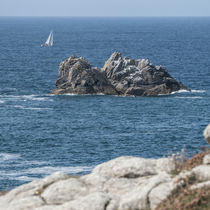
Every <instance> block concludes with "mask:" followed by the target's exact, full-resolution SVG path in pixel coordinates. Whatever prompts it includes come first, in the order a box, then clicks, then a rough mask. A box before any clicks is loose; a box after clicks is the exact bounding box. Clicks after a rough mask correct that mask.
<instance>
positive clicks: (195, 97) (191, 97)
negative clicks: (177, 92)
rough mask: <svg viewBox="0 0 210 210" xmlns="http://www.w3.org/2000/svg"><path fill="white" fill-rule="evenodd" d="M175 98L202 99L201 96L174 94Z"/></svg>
mask: <svg viewBox="0 0 210 210" xmlns="http://www.w3.org/2000/svg"><path fill="white" fill-rule="evenodd" d="M175 98H187V99H202V98H203V97H201V96H176V97H175Z"/></svg>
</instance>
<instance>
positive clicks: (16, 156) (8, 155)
mask: <svg viewBox="0 0 210 210" xmlns="http://www.w3.org/2000/svg"><path fill="white" fill-rule="evenodd" d="M19 158H20V155H19V154H12V153H0V162H4V161H8V160H15V159H19Z"/></svg>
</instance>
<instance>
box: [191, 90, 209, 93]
mask: <svg viewBox="0 0 210 210" xmlns="http://www.w3.org/2000/svg"><path fill="white" fill-rule="evenodd" d="M191 92H192V93H205V92H206V91H205V90H191Z"/></svg>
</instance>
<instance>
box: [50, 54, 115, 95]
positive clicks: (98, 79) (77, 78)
mask: <svg viewBox="0 0 210 210" xmlns="http://www.w3.org/2000/svg"><path fill="white" fill-rule="evenodd" d="M56 88H57V89H55V90H53V91H52V93H53V94H64V93H72V94H100V93H103V94H108V95H110V94H111V95H117V92H116V90H115V88H114V87H112V85H111V84H110V82H109V81H108V80H107V78H106V76H105V75H104V74H103V72H101V70H100V69H98V68H92V66H91V65H90V64H89V63H88V61H87V60H85V59H84V58H77V57H76V56H71V57H70V58H69V59H67V60H65V61H64V62H62V63H61V64H60V67H59V78H58V80H57V81H56Z"/></svg>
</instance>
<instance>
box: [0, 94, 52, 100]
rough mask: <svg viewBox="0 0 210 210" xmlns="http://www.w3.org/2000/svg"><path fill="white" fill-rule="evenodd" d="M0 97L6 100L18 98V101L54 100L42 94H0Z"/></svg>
mask: <svg viewBox="0 0 210 210" xmlns="http://www.w3.org/2000/svg"><path fill="white" fill-rule="evenodd" d="M0 97H1V98H5V99H7V100H19V101H54V100H53V99H52V98H49V97H46V96H44V97H43V95H41V96H40V95H19V96H16V95H0Z"/></svg>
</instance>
